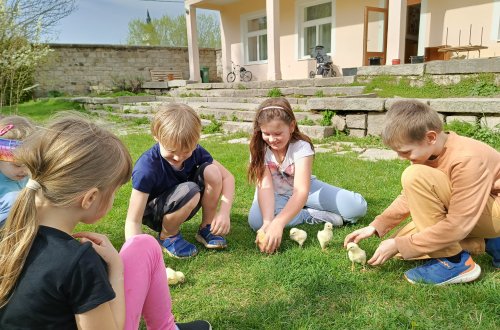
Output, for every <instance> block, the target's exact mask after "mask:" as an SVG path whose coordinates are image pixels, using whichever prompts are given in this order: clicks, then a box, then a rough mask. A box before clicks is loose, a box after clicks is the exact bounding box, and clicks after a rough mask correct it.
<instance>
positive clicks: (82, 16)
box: [51, 0, 184, 44]
mask: <svg viewBox="0 0 500 330" xmlns="http://www.w3.org/2000/svg"><path fill="white" fill-rule="evenodd" d="M77 5H78V8H77V9H76V10H75V11H74V12H73V13H71V15H69V16H67V17H65V18H64V19H62V20H61V21H59V24H58V25H57V26H56V27H55V29H54V30H55V32H56V34H55V36H54V37H53V38H51V39H52V40H51V41H52V42H56V43H65V44H66V43H73V44H125V43H126V40H127V34H128V23H129V22H130V21H131V20H133V19H137V18H139V19H146V10H149V14H150V16H151V18H160V17H162V16H164V15H169V16H178V15H180V14H183V13H184V5H183V4H182V3H167V2H154V1H141V0H79V1H77Z"/></svg>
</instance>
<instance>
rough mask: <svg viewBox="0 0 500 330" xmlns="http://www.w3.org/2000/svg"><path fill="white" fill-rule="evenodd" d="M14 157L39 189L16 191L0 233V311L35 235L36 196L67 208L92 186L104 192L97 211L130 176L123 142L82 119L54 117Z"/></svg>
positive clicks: (19, 272)
mask: <svg viewBox="0 0 500 330" xmlns="http://www.w3.org/2000/svg"><path fill="white" fill-rule="evenodd" d="M15 156H16V158H17V159H19V161H20V162H22V163H23V164H25V165H26V166H27V167H28V169H29V171H30V172H31V177H32V179H33V180H35V181H37V182H38V183H39V184H40V186H41V188H40V189H38V190H36V191H34V190H31V189H28V188H24V189H23V190H21V192H20V193H19V196H18V198H17V200H16V202H15V203H14V205H13V207H12V209H11V211H10V213H9V217H8V218H7V221H6V224H5V226H4V227H3V228H2V229H1V230H0V265H2V267H0V278H1V281H0V307H1V306H4V305H5V304H6V303H7V301H8V299H9V296H10V294H11V292H12V289H13V288H14V285H15V283H16V281H17V279H18V277H19V275H20V274H21V271H22V269H23V267H24V263H25V261H26V258H27V256H28V253H29V251H30V248H31V244H32V242H33V241H34V239H35V237H36V234H37V232H38V219H37V207H36V204H35V198H36V199H40V200H42V201H44V202H47V203H50V204H51V205H52V206H55V207H67V206H69V205H72V204H73V203H75V202H76V201H77V200H78V199H79V198H81V196H83V195H84V194H85V193H86V192H87V191H88V190H90V189H92V188H97V189H99V190H100V191H102V192H103V194H104V197H103V199H102V202H101V207H105V206H106V205H107V203H108V202H109V198H111V196H112V194H113V192H114V191H115V189H116V188H118V187H119V186H120V185H122V184H124V183H126V182H127V181H128V180H129V179H130V176H131V173H132V159H131V157H130V154H129V153H128V151H127V148H126V147H125V146H124V144H123V143H122V142H121V141H120V140H119V139H118V138H117V137H116V136H115V135H113V134H112V133H110V132H108V131H107V130H105V129H103V128H101V127H98V126H97V125H95V124H94V123H92V122H90V121H89V120H88V119H84V118H83V117H81V115H79V116H77V115H70V116H66V117H62V118H59V119H56V120H54V121H53V122H52V123H51V124H50V125H49V126H48V127H47V128H45V129H40V130H38V131H36V132H35V133H33V134H32V135H31V136H29V137H28V138H27V139H26V140H25V142H24V143H23V145H22V146H21V147H19V149H17V150H16V153H15Z"/></svg>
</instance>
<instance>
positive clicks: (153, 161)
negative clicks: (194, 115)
mask: <svg viewBox="0 0 500 330" xmlns="http://www.w3.org/2000/svg"><path fill="white" fill-rule="evenodd" d="M213 160H214V159H213V158H212V156H211V155H210V153H209V152H208V151H206V150H205V149H204V148H203V147H202V146H200V145H199V144H198V145H196V148H195V149H194V151H193V154H192V155H191V157H189V158H188V159H186V160H185V161H184V164H183V165H184V166H183V167H182V169H181V170H176V169H175V168H174V167H172V165H170V164H169V162H167V161H166V160H165V158H163V157H162V156H161V153H160V145H159V144H158V143H157V144H155V145H154V146H153V147H151V148H150V149H148V150H146V151H145V152H144V153H143V154H142V155H141V157H139V159H138V160H137V162H136V163H135V166H134V170H133V171H132V187H133V188H134V189H135V190H138V191H141V192H143V193H146V194H149V197H148V202H149V201H150V200H152V199H154V198H156V197H158V196H160V195H161V194H162V193H164V192H165V191H167V190H169V189H170V188H172V187H174V186H176V185H178V184H179V183H182V182H187V181H189V178H191V177H192V176H193V175H194V173H195V172H196V170H197V169H198V166H200V165H201V164H203V163H212V162H213Z"/></svg>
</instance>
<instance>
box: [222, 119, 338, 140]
mask: <svg viewBox="0 0 500 330" xmlns="http://www.w3.org/2000/svg"><path fill="white" fill-rule="evenodd" d="M222 129H223V130H224V131H225V132H227V133H236V132H245V133H248V134H252V133H253V124H252V123H249V122H236V121H223V122H222ZM299 129H300V131H301V132H302V133H304V134H306V135H307V136H309V137H310V138H312V139H324V138H326V137H329V136H332V135H333V133H334V128H333V127H332V126H319V125H314V126H307V125H299Z"/></svg>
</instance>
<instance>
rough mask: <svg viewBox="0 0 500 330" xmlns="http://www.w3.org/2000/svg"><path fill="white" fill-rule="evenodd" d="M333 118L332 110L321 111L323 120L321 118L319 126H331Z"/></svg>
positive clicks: (333, 112)
mask: <svg viewBox="0 0 500 330" xmlns="http://www.w3.org/2000/svg"><path fill="white" fill-rule="evenodd" d="M333 116H335V111H332V110H325V111H323V118H321V121H320V122H319V124H320V125H321V126H331V125H332V118H333Z"/></svg>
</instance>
